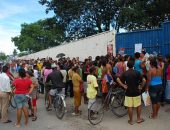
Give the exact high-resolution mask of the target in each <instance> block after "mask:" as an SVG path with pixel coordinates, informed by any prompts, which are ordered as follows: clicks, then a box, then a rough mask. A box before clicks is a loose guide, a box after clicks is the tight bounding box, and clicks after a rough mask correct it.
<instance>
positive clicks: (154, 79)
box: [147, 59, 163, 119]
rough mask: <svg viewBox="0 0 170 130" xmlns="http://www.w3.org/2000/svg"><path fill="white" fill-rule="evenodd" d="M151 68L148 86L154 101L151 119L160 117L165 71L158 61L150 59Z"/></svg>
mask: <svg viewBox="0 0 170 130" xmlns="http://www.w3.org/2000/svg"><path fill="white" fill-rule="evenodd" d="M150 66H151V68H150V70H149V73H148V87H147V90H149V95H150V98H151V102H152V110H153V112H152V114H151V115H150V116H149V118H151V119H156V118H157V117H158V111H159V108H160V102H161V94H162V89H163V87H162V76H163V72H162V69H161V68H158V64H157V61H156V60H155V59H154V60H151V61H150Z"/></svg>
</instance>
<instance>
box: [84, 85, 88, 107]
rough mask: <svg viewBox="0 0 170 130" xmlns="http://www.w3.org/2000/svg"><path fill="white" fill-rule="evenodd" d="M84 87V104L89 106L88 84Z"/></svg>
mask: <svg viewBox="0 0 170 130" xmlns="http://www.w3.org/2000/svg"><path fill="white" fill-rule="evenodd" d="M83 86H84V95H83V97H84V104H88V98H87V82H84V83H83Z"/></svg>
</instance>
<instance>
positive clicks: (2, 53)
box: [0, 52, 7, 61]
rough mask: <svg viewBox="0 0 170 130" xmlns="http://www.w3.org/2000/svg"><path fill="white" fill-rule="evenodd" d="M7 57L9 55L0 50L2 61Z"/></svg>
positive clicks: (0, 59)
mask: <svg viewBox="0 0 170 130" xmlns="http://www.w3.org/2000/svg"><path fill="white" fill-rule="evenodd" d="M6 59H7V56H6V54H5V53H4V52H0V61H5V60H6Z"/></svg>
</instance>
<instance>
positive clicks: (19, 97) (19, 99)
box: [14, 94, 28, 109]
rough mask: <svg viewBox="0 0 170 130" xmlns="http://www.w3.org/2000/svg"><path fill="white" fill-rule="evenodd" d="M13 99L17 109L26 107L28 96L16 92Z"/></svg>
mask: <svg viewBox="0 0 170 130" xmlns="http://www.w3.org/2000/svg"><path fill="white" fill-rule="evenodd" d="M14 100H15V103H16V107H17V109H21V108H23V107H28V98H27V97H26V95H25V94H16V95H15V96H14Z"/></svg>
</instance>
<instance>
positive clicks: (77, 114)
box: [71, 112, 80, 116]
mask: <svg viewBox="0 0 170 130" xmlns="http://www.w3.org/2000/svg"><path fill="white" fill-rule="evenodd" d="M71 114H72V115H73V116H80V113H75V112H74V113H71Z"/></svg>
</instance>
